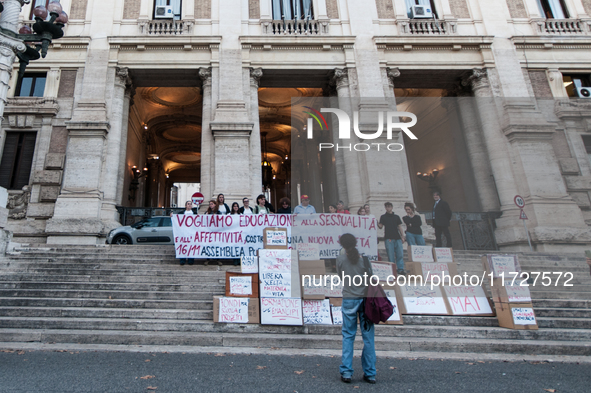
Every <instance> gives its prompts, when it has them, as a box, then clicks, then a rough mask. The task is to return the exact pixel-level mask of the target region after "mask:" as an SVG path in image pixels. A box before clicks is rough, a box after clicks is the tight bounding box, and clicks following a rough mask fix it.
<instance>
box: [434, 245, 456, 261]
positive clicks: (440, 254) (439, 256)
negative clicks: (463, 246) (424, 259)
mask: <svg viewBox="0 0 591 393" xmlns="http://www.w3.org/2000/svg"><path fill="white" fill-rule="evenodd" d="M433 256H434V257H435V262H453V261H454V254H453V250H452V249H451V248H447V247H435V248H433Z"/></svg>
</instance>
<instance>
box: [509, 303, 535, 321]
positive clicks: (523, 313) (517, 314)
mask: <svg viewBox="0 0 591 393" xmlns="http://www.w3.org/2000/svg"><path fill="white" fill-rule="evenodd" d="M511 313H512V315H513V323H514V324H515V325H537V322H536V316H535V314H534V310H533V308H530V307H515V308H512V309H511Z"/></svg>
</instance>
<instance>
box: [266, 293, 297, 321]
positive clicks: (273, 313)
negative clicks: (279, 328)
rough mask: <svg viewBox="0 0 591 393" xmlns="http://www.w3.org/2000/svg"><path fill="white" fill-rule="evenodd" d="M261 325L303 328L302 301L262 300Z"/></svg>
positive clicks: (289, 299)
mask: <svg viewBox="0 0 591 393" xmlns="http://www.w3.org/2000/svg"><path fill="white" fill-rule="evenodd" d="M261 324H263V325H291V326H301V325H302V324H303V319H302V299H300V298H261Z"/></svg>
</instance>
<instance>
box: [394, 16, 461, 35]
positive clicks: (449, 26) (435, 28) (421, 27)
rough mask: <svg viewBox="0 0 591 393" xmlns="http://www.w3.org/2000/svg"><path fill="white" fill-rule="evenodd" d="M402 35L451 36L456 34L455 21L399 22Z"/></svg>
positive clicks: (415, 20) (414, 20) (421, 20)
mask: <svg viewBox="0 0 591 393" xmlns="http://www.w3.org/2000/svg"><path fill="white" fill-rule="evenodd" d="M400 27H401V28H400V34H403V35H453V34H457V22H456V21H455V20H449V21H448V20H437V19H410V20H404V21H402V22H400Z"/></svg>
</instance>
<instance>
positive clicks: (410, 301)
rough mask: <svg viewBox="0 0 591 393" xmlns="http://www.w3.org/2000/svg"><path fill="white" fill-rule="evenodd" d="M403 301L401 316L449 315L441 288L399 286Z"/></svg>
mask: <svg viewBox="0 0 591 393" xmlns="http://www.w3.org/2000/svg"><path fill="white" fill-rule="evenodd" d="M399 288H400V293H401V294H402V298H403V300H404V303H403V304H404V310H403V312H402V314H422V315H449V314H450V311H449V310H448V308H447V305H446V303H445V300H444V299H443V296H444V295H443V293H442V291H441V287H438V286H434V287H433V289H431V287H430V286H429V285H401V286H399Z"/></svg>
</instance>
